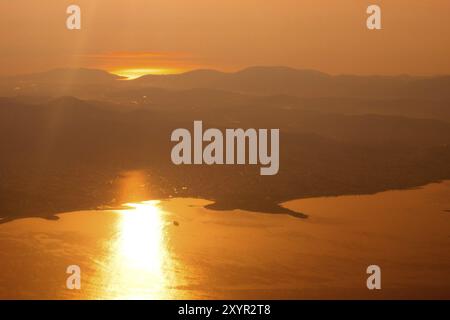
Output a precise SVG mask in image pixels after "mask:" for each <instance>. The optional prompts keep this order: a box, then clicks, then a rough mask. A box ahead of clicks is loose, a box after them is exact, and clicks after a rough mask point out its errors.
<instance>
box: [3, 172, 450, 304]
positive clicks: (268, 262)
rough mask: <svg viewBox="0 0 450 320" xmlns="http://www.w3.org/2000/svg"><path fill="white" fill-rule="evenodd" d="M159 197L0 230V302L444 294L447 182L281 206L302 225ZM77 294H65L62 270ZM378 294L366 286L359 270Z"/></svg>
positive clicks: (449, 278) (448, 277) (449, 262)
mask: <svg viewBox="0 0 450 320" xmlns="http://www.w3.org/2000/svg"><path fill="white" fill-rule="evenodd" d="M209 203H211V202H209V201H206V200H199V199H189V198H180V199H170V200H161V201H147V202H141V203H130V204H128V207H127V208H126V209H124V210H104V211H84V212H73V213H66V214H61V215H59V217H60V219H59V220H57V221H50V220H45V219H38V218H27V219H22V220H16V221H13V222H9V223H5V224H1V225H0V270H1V273H0V298H4V299H5V298H6V299H11V298H29V299H79V298H83V299H84V298H86V299H198V298H213V299H214V298H224V299H229V298H230V299H232V298H236V299H238V298H248V299H251V298H258V299H259V298H289V299H296V298H313V299H314V298H450V253H449V252H450V214H449V212H448V210H449V209H450V181H446V182H443V183H440V184H430V185H427V186H425V187H423V188H418V189H413V190H402V191H388V192H382V193H378V194H375V195H366V196H340V197H330V198H314V199H302V200H295V201H290V202H288V203H285V204H284V206H286V207H287V208H289V209H292V210H296V211H301V212H305V213H307V214H308V215H309V218H308V219H296V218H294V217H291V216H288V215H271V214H260V213H251V212H246V211H239V210H235V211H213V210H209V209H205V208H203V206H204V205H207V204H209ZM72 264H75V265H79V266H80V267H81V270H82V288H81V290H79V291H77V290H68V289H67V288H66V278H67V276H68V275H67V274H66V273H65V271H66V268H67V266H68V265H72ZM371 264H377V265H380V267H381V268H382V290H381V291H377V292H373V291H368V290H367V289H366V286H365V283H366V278H367V275H366V273H365V270H366V268H367V266H368V265H371Z"/></svg>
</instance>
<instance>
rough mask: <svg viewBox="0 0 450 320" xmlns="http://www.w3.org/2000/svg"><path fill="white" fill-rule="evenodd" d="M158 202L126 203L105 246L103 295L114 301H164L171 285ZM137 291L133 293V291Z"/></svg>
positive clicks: (162, 221) (163, 225) (163, 226)
mask: <svg viewBox="0 0 450 320" xmlns="http://www.w3.org/2000/svg"><path fill="white" fill-rule="evenodd" d="M158 203H159V201H146V202H141V203H127V204H125V206H126V207H128V208H129V209H126V210H117V211H116V212H117V213H118V214H119V215H120V218H119V219H118V220H117V225H116V230H117V231H116V236H115V237H114V238H113V240H112V243H111V244H110V246H109V250H108V251H109V252H110V257H109V259H107V265H106V269H107V270H108V272H106V273H104V274H106V275H107V279H103V281H104V282H106V283H108V285H107V286H106V287H105V292H104V294H105V295H112V296H113V298H117V299H167V298H170V297H169V291H170V290H169V289H170V288H169V287H168V286H169V285H170V284H171V281H173V275H172V274H170V273H171V270H172V268H171V258H170V254H169V253H168V248H167V244H166V235H165V231H164V230H165V224H166V222H165V220H164V218H163V215H164V212H163V211H162V210H161V209H160V208H159V207H158ZM136 288H137V289H136Z"/></svg>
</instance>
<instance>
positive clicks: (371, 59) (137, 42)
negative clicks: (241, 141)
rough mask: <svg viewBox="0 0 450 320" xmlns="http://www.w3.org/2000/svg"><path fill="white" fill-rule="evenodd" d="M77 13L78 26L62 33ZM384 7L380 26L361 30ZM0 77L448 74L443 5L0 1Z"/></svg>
mask: <svg viewBox="0 0 450 320" xmlns="http://www.w3.org/2000/svg"><path fill="white" fill-rule="evenodd" d="M70 4H78V5H79V6H80V7H81V9H82V30H80V31H69V30H67V29H66V27H65V21H66V17H67V15H66V8H67V7H68V6H69V5H70ZM370 4H378V5H380V6H381V8H382V27H383V30H378V31H369V30H367V29H366V25H365V23H366V17H367V14H366V8H367V6H368V5H370ZM0 12H1V19H0V39H1V42H0V74H2V75H3V74H17V73H28V72H36V71H44V70H48V69H51V68H55V67H92V68H101V69H105V70H108V71H113V72H116V73H127V72H128V74H129V75H131V76H132V73H133V72H137V73H173V72H180V71H184V70H190V69H195V68H213V69H219V70H225V71H232V70H237V69H240V68H243V67H247V66H253V65H285V66H291V67H295V68H308V69H317V70H320V71H324V72H328V73H332V74H339V73H353V74H401V73H408V74H443V73H446V74H450V59H449V57H450V41H449V39H450V16H449V15H450V1H448V0H426V1H424V0H389V1H388V0H276V1H275V0H266V1H262V0H217V1H211V0H127V1H124V0H71V1H66V0H58V1H55V0H39V1H32V0H14V1H5V0H1V1H0Z"/></svg>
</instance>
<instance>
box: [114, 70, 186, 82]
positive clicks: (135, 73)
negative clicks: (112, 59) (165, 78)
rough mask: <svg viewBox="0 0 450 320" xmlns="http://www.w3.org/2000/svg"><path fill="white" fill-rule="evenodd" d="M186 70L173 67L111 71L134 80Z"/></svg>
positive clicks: (126, 78)
mask: <svg viewBox="0 0 450 320" xmlns="http://www.w3.org/2000/svg"><path fill="white" fill-rule="evenodd" d="M183 71H184V70H180V69H171V68H134V69H133V68H131V69H119V70H113V71H110V72H111V73H112V74H115V75H118V76H121V77H124V78H125V79H124V80H134V79H137V78H140V77H142V76H146V75H164V74H176V73H181V72H183Z"/></svg>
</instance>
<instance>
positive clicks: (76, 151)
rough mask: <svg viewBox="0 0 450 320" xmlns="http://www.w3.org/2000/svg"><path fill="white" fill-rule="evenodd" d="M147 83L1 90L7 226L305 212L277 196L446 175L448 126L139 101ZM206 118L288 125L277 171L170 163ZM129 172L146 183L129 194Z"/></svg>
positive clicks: (274, 108) (195, 96)
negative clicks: (194, 204) (192, 204)
mask: <svg viewBox="0 0 450 320" xmlns="http://www.w3.org/2000/svg"><path fill="white" fill-rule="evenodd" d="M128 90H132V91H128ZM140 90H141V89H136V88H132V89H129V88H119V89H117V90H115V91H114V94H111V95H109V97H108V98H107V100H105V101H101V100H88V101H86V100H82V99H79V98H76V97H70V96H64V97H56V98H52V97H50V98H48V99H43V100H42V101H43V102H41V103H39V102H35V103H28V101H30V100H32V99H31V97H32V96H20V97H17V98H11V97H10V98H0V150H1V154H2V156H1V157H0V217H1V218H3V219H2V220H1V223H5V222H8V221H11V220H13V219H17V218H21V217H30V216H40V217H44V218H52V219H54V217H55V216H54V215H55V214H56V213H60V212H70V211H77V210H87V209H97V208H99V207H117V206H120V204H122V203H126V202H131V201H141V200H149V199H164V198H170V197H193V198H204V199H208V200H211V201H213V202H214V203H213V204H211V205H209V206H208V207H209V208H214V209H217V210H233V209H243V210H250V211H255V212H262V213H272V214H289V215H291V216H294V217H297V218H305V217H306V214H304V213H299V212H292V211H290V210H288V209H286V208H283V207H281V206H280V204H281V203H283V202H286V201H289V200H293V199H298V198H307V197H318V196H335V195H343V194H370V193H375V192H380V191H384V190H390V189H402V188H411V187H417V186H421V185H424V184H427V183H430V182H437V181H441V180H444V179H449V178H450V123H448V122H444V121H439V120H433V119H420V118H409V117H405V116H389V115H384V114H351V115H348V114H347V115H346V114H341V113H337V112H326V111H324V110H322V109H321V108H318V109H321V110H315V109H316V108H315V105H314V103H316V102H315V100H314V99H313V100H298V98H292V97H286V96H280V97H276V96H270V97H262V96H257V97H255V96H249V95H243V94H239V93H230V92H225V91H220V90H209V89H192V90H188V91H167V90H162V89H151V88H150V89H145V90H148V91H145V92H147V96H146V97H145V98H141V100H136V99H137V97H138V96H139V95H141V94H142V93H143V92H142V91H140ZM130 92H132V93H130ZM43 96H44V95H39V97H43ZM112 97H114V98H112ZM130 97H131V98H130ZM127 99H131V101H135V102H136V103H130V102H129V101H128V100H127ZM149 100H150V101H149ZM299 101H300V102H299ZM302 101H303V102H304V101H312V102H311V104H312V105H305V103H303V102H302ZM330 101H336V100H334V99H332V100H330ZM363 101H366V100H363ZM317 103H318V104H319V105H321V104H322V102H317ZM360 103H361V105H365V103H364V102H360ZM377 106H378V104H377ZM336 108H337V109H339V106H336ZM355 108H356V106H355ZM330 109H331V110H332V109H333V106H330ZM374 109H376V108H374ZM355 113H356V112H355ZM198 119H201V120H203V123H204V126H205V127H215V128H219V129H225V128H238V127H241V128H280V130H281V142H280V143H281V149H280V171H279V174H278V175H276V176H271V177H262V176H260V175H259V167H257V166H239V165H235V166H220V165H216V166H175V165H173V164H172V163H171V161H170V151H171V148H172V146H173V144H172V143H171V142H170V138H169V137H170V133H171V132H172V130H174V129H175V128H191V127H192V123H193V121H194V120H198ZM129 172H138V173H139V176H140V180H139V183H137V184H136V186H134V187H133V188H131V189H127V190H125V191H124V189H123V186H124V185H127V184H129V182H130V181H129V179H130V178H129V174H128V173H129Z"/></svg>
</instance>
